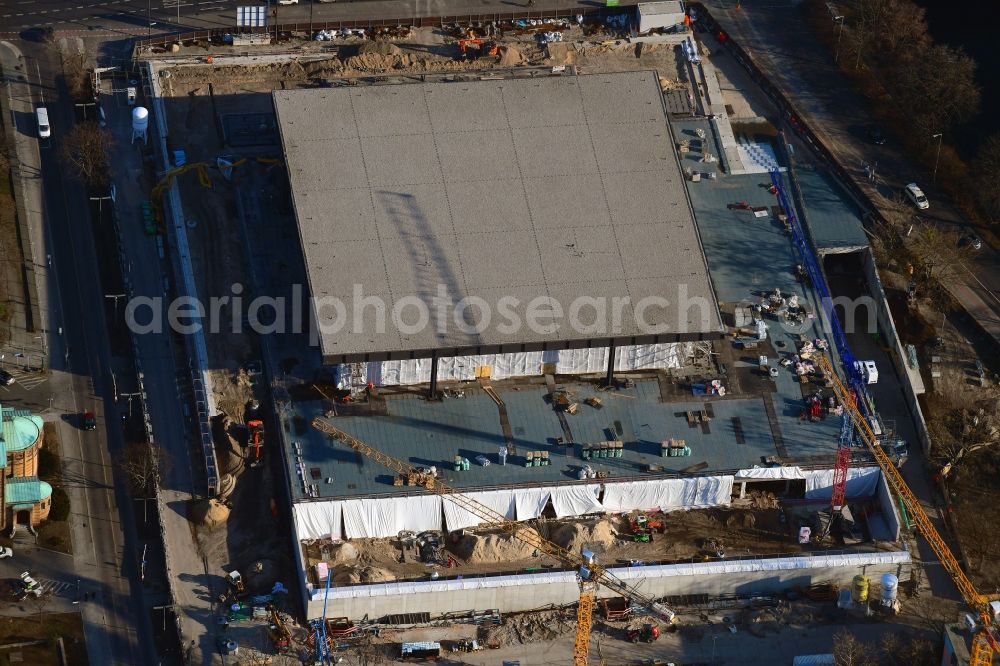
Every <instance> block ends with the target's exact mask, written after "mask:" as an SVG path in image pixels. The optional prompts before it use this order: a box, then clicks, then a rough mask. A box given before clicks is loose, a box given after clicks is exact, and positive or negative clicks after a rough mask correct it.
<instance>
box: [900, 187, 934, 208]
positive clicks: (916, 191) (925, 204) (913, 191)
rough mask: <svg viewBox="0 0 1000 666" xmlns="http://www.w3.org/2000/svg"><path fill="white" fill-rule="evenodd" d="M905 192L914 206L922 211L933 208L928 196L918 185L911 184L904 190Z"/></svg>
mask: <svg viewBox="0 0 1000 666" xmlns="http://www.w3.org/2000/svg"><path fill="white" fill-rule="evenodd" d="M903 192H905V193H906V197H907V198H908V199H909V200H910V201H911V202H913V205H914V206H916V207H917V208H919V209H920V210H927V209H928V208H930V207H931V202H930V201H928V200H927V196H926V195H925V194H924V191H923V190H921V189H920V187H919V186H918V185H917V184H916V183H910V184H909V185H907V186H906V187H904V188H903Z"/></svg>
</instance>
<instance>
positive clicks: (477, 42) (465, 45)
mask: <svg viewBox="0 0 1000 666" xmlns="http://www.w3.org/2000/svg"><path fill="white" fill-rule="evenodd" d="M470 45H471V46H475V47H476V48H477V49H479V57H482V56H485V55H489V56H492V57H494V58H496V57H497V56H498V55H500V45H499V44H497V43H496V42H487V41H485V40H482V39H460V40H458V52H459V53H460V54H461V56H462V58H463V59H464V58H467V57H468V56H469V46H470Z"/></svg>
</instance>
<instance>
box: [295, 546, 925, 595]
mask: <svg viewBox="0 0 1000 666" xmlns="http://www.w3.org/2000/svg"><path fill="white" fill-rule="evenodd" d="M911 563H912V560H911V559H910V554H909V553H908V552H905V551H893V552H876V553H848V554H844V555H816V556H813V557H775V558H759V559H750V560H721V561H714V562H694V563H691V562H688V563H683V564H663V565H654V566H644V567H621V568H613V569H609V571H610V573H612V574H613V575H614V576H615V577H617V578H620V579H621V580H625V581H636V582H640V581H642V580H648V579H652V578H675V577H683V576H721V575H725V574H735V573H752V572H758V571H795V570H806V569H812V570H822V569H839V568H848V569H855V568H861V567H865V566H873V565H883V566H884V565H890V566H891V565H897V566H905V565H909V564H911ZM575 582H576V574H575V573H574V572H572V571H545V572H539V573H533V574H530V575H519V576H485V577H482V578H476V577H471V576H467V577H463V578H457V579H450V580H431V581H409V582H392V583H376V584H373V585H351V586H347V587H331V588H330V590H329V597H330V599H354V598H358V597H396V596H403V595H406V594H419V593H425V592H460V591H464V590H478V589H489V588H502V587H512V586H522V585H532V586H534V585H559V584H570V585H572V584H575ZM326 594H327V591H326V590H325V589H316V590H313V592H312V597H311V598H312V599H313V600H318V599H322V598H323V597H325V596H326Z"/></svg>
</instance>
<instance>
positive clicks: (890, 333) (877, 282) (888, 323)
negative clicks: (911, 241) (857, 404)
mask: <svg viewBox="0 0 1000 666" xmlns="http://www.w3.org/2000/svg"><path fill="white" fill-rule="evenodd" d="M864 264H865V278H866V279H867V282H868V289H869V290H870V291H871V294H872V297H873V298H874V300H875V309H876V316H877V318H878V327H879V331H880V332H881V333H882V337H883V339H885V340H887V341H888V343H889V345H890V347H889V357H890V358H891V359H892V364H893V366H894V367H895V368H896V373H897V374H898V375H899V378H900V382H899V383H900V386H901V387H902V389H903V396H904V397H905V398H906V405H907V407H909V409H910V413H911V414H912V415H913V423H914V425H915V426H916V429H917V438H918V439H919V440H920V446H921V448H922V449H923V452H924V455H927V454H929V453H930V451H931V438H930V435H929V434H928V432H927V422H926V421H924V412H923V410H922V409H921V408H920V403H919V402H918V401H917V391H916V390H915V389H914V385H913V384H914V382H913V380H911V376H910V373H911V372H914V371H912V370H910V368H909V367H908V366H907V364H906V353H905V352H904V351H903V347H902V345H901V343H900V342H899V335H897V334H896V323H895V322H894V321H893V320H892V313H891V312H890V311H889V303H888V302H887V301H886V299H885V291H884V290H883V289H882V280H881V279H880V278H879V276H878V269H877V268H876V267H875V259H874V257H872V252H871V249H866V250H865V251H864ZM916 372H918V373H919V371H916ZM918 377H919V375H918ZM920 390H921V392H922V391H923V385H922V383H921V385H920Z"/></svg>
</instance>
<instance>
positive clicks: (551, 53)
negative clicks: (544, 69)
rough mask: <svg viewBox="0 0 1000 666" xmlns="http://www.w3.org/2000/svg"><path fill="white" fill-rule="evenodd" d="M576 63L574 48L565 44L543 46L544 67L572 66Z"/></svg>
mask: <svg viewBox="0 0 1000 666" xmlns="http://www.w3.org/2000/svg"><path fill="white" fill-rule="evenodd" d="M575 62H576V46H574V45H573V44H566V43H565V42H549V43H548V44H546V45H545V64H546V65H572V64H573V63H575Z"/></svg>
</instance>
